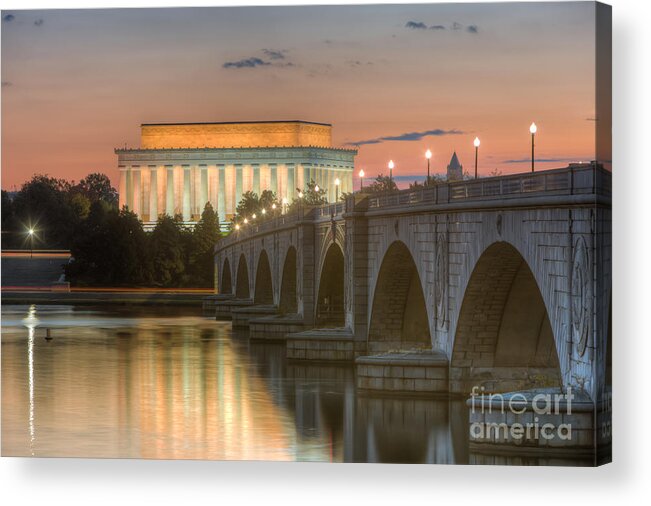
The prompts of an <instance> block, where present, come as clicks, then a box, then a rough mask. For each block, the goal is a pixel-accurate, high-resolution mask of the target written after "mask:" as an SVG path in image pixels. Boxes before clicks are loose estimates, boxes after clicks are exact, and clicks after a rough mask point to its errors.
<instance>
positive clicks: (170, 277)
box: [149, 215, 186, 286]
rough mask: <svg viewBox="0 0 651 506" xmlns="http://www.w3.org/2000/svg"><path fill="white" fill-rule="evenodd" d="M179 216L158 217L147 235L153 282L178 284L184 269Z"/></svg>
mask: <svg viewBox="0 0 651 506" xmlns="http://www.w3.org/2000/svg"><path fill="white" fill-rule="evenodd" d="M182 235H183V229H182V226H181V217H180V216H176V217H174V218H172V217H171V216H169V215H164V216H161V217H159V218H158V221H157V222H156V227H155V228H154V230H153V232H152V233H151V236H150V237H149V245H150V259H151V273H152V278H153V281H154V283H155V284H157V285H160V286H178V285H179V284H180V282H181V277H182V275H183V273H184V271H185V264H186V262H185V256H186V255H185V248H184V247H183V246H184V242H185V241H184V240H183V237H182Z"/></svg>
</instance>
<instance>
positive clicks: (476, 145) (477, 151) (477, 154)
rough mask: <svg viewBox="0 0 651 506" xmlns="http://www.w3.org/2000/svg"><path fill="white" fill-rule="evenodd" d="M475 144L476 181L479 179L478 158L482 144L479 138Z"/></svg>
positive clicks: (476, 138)
mask: <svg viewBox="0 0 651 506" xmlns="http://www.w3.org/2000/svg"><path fill="white" fill-rule="evenodd" d="M473 144H474V145H475V179H477V158H478V157H479V145H480V144H481V142H479V137H475V141H474V142H473Z"/></svg>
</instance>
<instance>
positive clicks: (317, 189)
mask: <svg viewBox="0 0 651 506" xmlns="http://www.w3.org/2000/svg"><path fill="white" fill-rule="evenodd" d="M314 191H315V192H317V193H319V191H321V189H320V188H319V185H318V184H315V185H314Z"/></svg>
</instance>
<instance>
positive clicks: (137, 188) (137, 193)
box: [132, 167, 142, 216]
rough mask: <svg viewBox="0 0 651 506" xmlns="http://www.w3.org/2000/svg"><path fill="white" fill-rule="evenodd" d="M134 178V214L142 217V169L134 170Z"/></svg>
mask: <svg viewBox="0 0 651 506" xmlns="http://www.w3.org/2000/svg"><path fill="white" fill-rule="evenodd" d="M132 176H133V197H132V198H133V209H132V210H133V212H134V213H136V214H137V215H138V216H140V213H141V212H142V207H141V203H142V189H141V185H140V182H141V180H140V167H138V168H137V169H133V170H132Z"/></svg>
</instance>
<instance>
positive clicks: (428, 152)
mask: <svg viewBox="0 0 651 506" xmlns="http://www.w3.org/2000/svg"><path fill="white" fill-rule="evenodd" d="M425 158H427V186H429V161H430V159H431V158H432V152H431V151H430V150H429V149H428V150H427V151H425Z"/></svg>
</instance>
